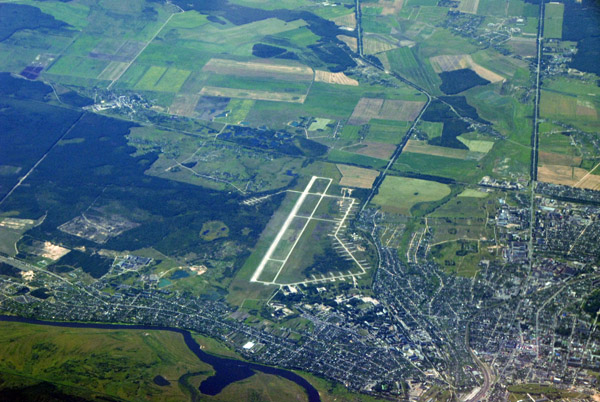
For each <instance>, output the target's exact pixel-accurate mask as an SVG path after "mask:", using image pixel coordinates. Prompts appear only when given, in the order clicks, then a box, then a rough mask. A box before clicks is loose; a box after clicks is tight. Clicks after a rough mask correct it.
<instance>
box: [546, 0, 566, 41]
mask: <svg viewBox="0 0 600 402" xmlns="http://www.w3.org/2000/svg"><path fill="white" fill-rule="evenodd" d="M545 7H546V10H545V14H544V38H546V39H561V38H562V25H563V14H564V11H565V5H564V4H562V3H554V2H552V3H548V4H546V6H545Z"/></svg>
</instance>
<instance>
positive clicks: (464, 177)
mask: <svg viewBox="0 0 600 402" xmlns="http://www.w3.org/2000/svg"><path fill="white" fill-rule="evenodd" d="M392 168H393V169H394V170H396V171H398V172H413V173H421V174H428V175H433V176H441V177H449V178H453V179H455V180H458V181H461V182H476V181H479V180H481V177H482V176H484V174H483V173H482V171H481V168H480V167H479V168H478V163H477V161H472V160H461V159H452V158H445V157H442V156H433V155H424V154H413V153H406V152H403V153H402V154H401V155H400V157H398V159H397V160H396V163H395V164H394V166H393V167H392Z"/></svg>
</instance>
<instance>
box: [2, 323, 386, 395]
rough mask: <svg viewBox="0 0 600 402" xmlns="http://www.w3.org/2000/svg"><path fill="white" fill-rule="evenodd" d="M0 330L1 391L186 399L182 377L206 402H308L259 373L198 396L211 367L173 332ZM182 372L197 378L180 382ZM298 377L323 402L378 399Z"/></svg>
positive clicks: (208, 343) (216, 347) (204, 341)
mask: <svg viewBox="0 0 600 402" xmlns="http://www.w3.org/2000/svg"><path fill="white" fill-rule="evenodd" d="M0 329H1V331H0V345H2V348H0V380H1V381H0V392H2V389H4V388H9V387H12V388H20V387H31V386H35V385H36V384H41V383H42V382H43V381H46V382H49V383H52V384H53V385H55V386H57V388H58V390H59V391H61V392H63V393H64V394H65V395H79V396H85V397H93V398H98V399H107V398H110V399H113V398H116V399H119V400H121V399H124V400H153V401H176V400H177V401H182V400H189V399H190V395H189V392H190V391H191V390H190V389H189V388H191V387H187V388H188V390H185V389H184V387H182V386H181V385H180V383H179V382H178V380H179V379H182V380H181V382H182V383H183V384H188V385H193V388H194V389H195V390H196V391H195V392H196V393H197V394H196V395H195V397H196V398H200V399H201V400H206V401H231V400H238V401H255V400H304V399H305V398H306V396H305V395H306V394H305V393H304V390H303V389H302V388H300V387H299V386H298V385H296V384H294V383H293V382H291V381H288V380H285V379H283V378H280V377H277V376H273V375H267V374H262V373H257V374H256V375H254V376H252V377H250V378H248V379H246V380H243V381H239V382H236V383H233V384H230V385H229V386H227V387H226V388H225V389H223V391H222V392H221V393H220V394H218V395H215V396H208V395H202V394H200V393H198V391H197V388H198V386H199V385H200V383H201V382H202V381H203V380H205V379H206V378H207V377H209V376H210V375H212V373H213V369H212V367H211V366H210V365H208V364H206V363H203V362H202V361H200V360H199V359H198V358H197V357H196V356H195V355H194V354H193V353H192V352H191V351H190V350H189V349H188V348H187V346H186V345H185V343H184V341H183V337H182V336H181V335H180V334H177V333H172V332H168V331H141V330H103V329H87V328H77V329H75V328H60V327H51V326H44V325H31V324H23V323H9V322H2V323H0ZM193 337H194V338H195V340H196V342H198V343H199V344H200V345H201V346H202V347H203V349H204V350H205V351H207V352H209V353H214V354H217V355H221V356H227V357H232V358H237V359H239V358H240V357H239V356H238V355H236V354H235V353H234V352H232V351H231V350H230V349H229V348H227V347H226V346H225V345H223V344H222V343H220V342H218V341H215V340H213V339H210V338H206V337H203V336H201V335H198V334H193ZM187 373H198V374H197V375H193V376H191V377H189V376H187V377H182V376H184V375H185V374H187ZM298 374H300V375H302V376H304V377H306V378H307V379H308V380H309V381H310V382H311V383H312V384H314V386H315V387H316V388H317V389H318V390H319V392H320V393H321V397H322V399H323V401H333V400H334V398H335V400H348V401H349V400H353V401H354V400H365V401H370V400H375V399H369V398H366V399H363V398H362V397H360V396H356V397H355V396H354V395H353V394H351V393H349V392H347V391H345V392H341V390H339V389H337V387H333V386H332V385H331V384H329V383H328V382H327V381H325V380H322V379H320V378H318V377H314V376H311V375H309V374H306V373H298ZM157 375H160V376H162V377H164V378H165V379H167V380H168V381H169V382H170V383H171V384H170V385H168V386H163V387H160V386H158V385H156V384H154V382H153V378H154V377H155V376H157ZM184 378H185V379H184ZM333 388H336V390H335V391H334V390H333ZM192 392H194V391H192ZM340 397H341V398H342V399H339V398H340ZM281 398H283V399H281ZM346 398H349V399H346ZM356 398H358V399H356Z"/></svg>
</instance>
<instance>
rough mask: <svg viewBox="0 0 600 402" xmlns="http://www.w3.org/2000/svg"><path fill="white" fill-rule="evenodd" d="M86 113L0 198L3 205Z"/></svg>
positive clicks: (0, 203)
mask: <svg viewBox="0 0 600 402" xmlns="http://www.w3.org/2000/svg"><path fill="white" fill-rule="evenodd" d="M84 115H85V112H84V113H82V114H81V115H80V116H79V117H78V118H77V120H75V122H74V123H73V124H71V126H70V127H69V128H68V129H67V130H66V131H65V132H64V134H63V135H61V136H60V137H59V138H58V139H57V140H56V141H55V142H54V144H52V145H51V146H50V148H48V150H47V151H46V153H44V155H42V157H41V158H40V159H39V160H38V161H37V162H36V163H35V165H33V166H32V167H31V169H29V171H28V172H27V173H26V174H25V176H23V177H21V178H20V179H19V181H18V182H17V184H15V185H14V186H13V188H11V189H10V191H9V192H8V193H6V195H5V196H4V197H2V199H0V205H2V204H3V203H4V201H6V200H7V199H8V197H10V196H11V194H12V193H13V192H14V191H15V190H16V189H17V188H19V186H20V185H21V184H23V182H24V181H25V180H26V179H27V178H28V177H29V175H30V174H32V173H33V171H34V170H35V169H36V168H37V167H38V166H39V165H40V163H42V162H43V161H44V159H46V156H48V154H49V153H50V152H51V151H52V150H53V149H54V147H56V145H57V144H58V143H59V142H60V140H62V139H63V138H65V137H66V136H67V134H69V133H70V132H71V130H73V128H74V127H75V126H76V125H77V123H79V121H80V120H81V119H82V118H83V116H84Z"/></svg>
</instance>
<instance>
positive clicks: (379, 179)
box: [355, 0, 433, 212]
mask: <svg viewBox="0 0 600 402" xmlns="http://www.w3.org/2000/svg"><path fill="white" fill-rule="evenodd" d="M355 8H356V10H355V12H356V32H357V35H356V47H357V52H358V56H359V58H360V59H361V60H362V61H363V62H364V63H366V64H368V65H370V66H372V67H374V68H376V69H378V70H380V71H383V72H384V73H385V74H387V75H390V76H392V77H394V78H395V79H397V80H399V81H401V82H403V83H405V84H406V85H408V86H410V87H412V88H414V89H416V90H417V91H419V92H420V93H422V94H423V95H425V96H426V97H427V102H426V103H425V105H424V106H423V108H422V109H421V112H420V113H419V115H418V116H417V118H416V119H415V120H414V121H413V122H412V124H411V126H410V128H409V129H408V131H407V132H406V134H405V135H404V137H403V138H402V141H401V142H400V144H398V146H397V147H396V150H395V151H394V153H393V154H392V156H391V158H390V160H389V161H388V163H387V165H386V166H385V169H384V170H383V172H382V173H381V174H380V175H379V176H378V177H377V179H375V182H374V183H373V188H372V189H371V192H370V193H369V196H368V197H367V199H366V200H365V202H364V204H363V206H362V208H361V209H360V212H362V211H363V210H364V209H365V208H366V207H367V205H369V202H371V199H372V198H373V197H374V196H375V194H376V193H377V190H378V189H379V186H380V185H381V183H383V179H384V178H385V176H386V175H387V172H388V170H389V169H390V168H391V167H392V166H393V165H394V163H395V162H396V160H397V159H398V157H399V156H400V155H401V154H402V151H403V150H404V147H405V146H406V143H407V142H408V140H409V139H410V137H411V135H412V133H413V131H414V129H415V127H416V126H417V124H419V121H421V118H422V117H423V114H424V113H425V111H426V110H427V108H428V107H429V104H430V103H431V100H432V99H433V97H432V96H431V95H430V94H429V92H427V91H426V90H425V89H423V88H421V87H420V86H419V85H417V84H415V83H414V82H411V81H409V80H407V79H406V78H404V77H402V76H400V75H398V74H396V73H394V72H392V71H387V70H385V69H384V68H382V67H381V66H378V65H377V64H374V63H373V62H371V61H370V60H369V59H366V58H364V56H363V45H362V25H361V24H362V11H361V7H360V0H356V6H355Z"/></svg>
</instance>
